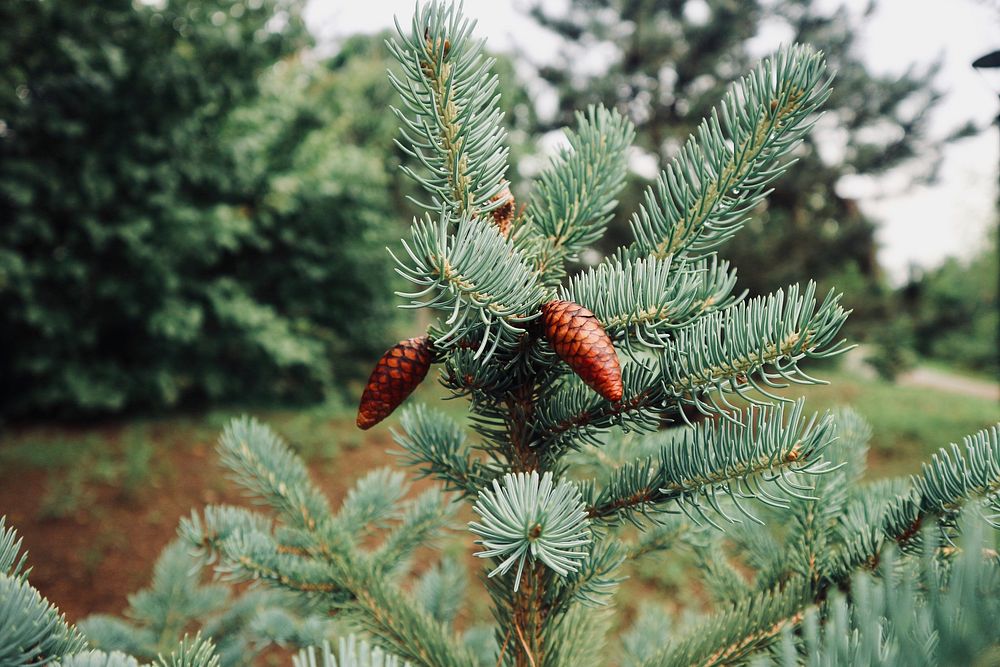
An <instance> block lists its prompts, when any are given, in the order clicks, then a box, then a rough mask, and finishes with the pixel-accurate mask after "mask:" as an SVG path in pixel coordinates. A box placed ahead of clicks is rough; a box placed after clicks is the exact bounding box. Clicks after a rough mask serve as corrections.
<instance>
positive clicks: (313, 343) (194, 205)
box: [0, 0, 398, 417]
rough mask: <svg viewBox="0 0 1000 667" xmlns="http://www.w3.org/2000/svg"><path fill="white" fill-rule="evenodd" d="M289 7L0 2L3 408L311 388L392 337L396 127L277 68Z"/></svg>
mask: <svg viewBox="0 0 1000 667" xmlns="http://www.w3.org/2000/svg"><path fill="white" fill-rule="evenodd" d="M301 4H302V3H301V2H299V0H262V1H261V2H245V1H244V0H212V1H204V2H203V1H201V0H197V1H196V0H170V1H167V2H161V3H143V2H132V1H131V0H108V1H102V2H97V3H95V2H89V1H87V2H78V1H60V2H43V1H41V0H14V1H12V2H5V3H3V6H2V7H0V53H2V54H3V56H4V57H3V60H2V65H0V81H2V82H3V86H2V90H0V121H2V125H0V220H2V221H3V223H2V224H0V340H3V341H4V345H3V347H2V349H0V378H2V380H0V415H2V416H4V417H7V416H25V415H31V414H38V413H45V414H46V415H49V416H51V415H53V414H63V415H67V414H76V415H79V414H95V413H108V412H116V411H122V410H127V409H132V410H135V409H157V408H163V407H171V406H175V405H178V404H180V403H182V402H184V401H189V402H202V403H203V402H205V401H215V402H219V401H233V400H239V401H248V400H259V399H273V398H291V399H302V398H308V399H315V398H317V397H319V396H321V395H322V393H323V392H325V391H327V390H329V389H332V388H335V387H337V386H340V385H343V383H344V382H345V380H347V379H349V378H350V377H351V376H352V373H355V372H359V371H357V370H354V369H355V368H356V363H357V362H356V359H357V357H359V356H364V355H370V354H373V353H375V352H376V351H377V350H378V349H380V348H381V347H383V346H384V345H385V344H387V343H388V342H390V341H391V340H392V338H393V337H394V336H393V335H392V333H391V331H389V329H390V328H391V325H392V319H391V317H390V315H391V313H392V311H393V309H392V307H391V304H390V300H391V296H390V294H389V292H390V291H391V287H390V286H391V282H390V281H391V277H392V271H391V267H389V266H386V265H385V262H384V261H382V254H381V253H382V248H383V247H384V246H385V243H386V241H387V239H389V238H393V237H395V236H397V235H398V234H397V233H394V232H391V231H390V230H391V229H392V225H391V221H392V218H393V215H394V208H393V206H392V203H391V201H390V198H389V196H388V195H389V192H390V189H389V185H390V182H391V181H390V175H391V174H392V173H393V172H394V171H395V170H394V169H393V168H392V166H391V165H390V164H387V162H386V160H384V159H383V156H384V155H385V154H386V153H388V151H389V147H390V146H391V140H392V136H391V132H389V126H388V123H387V122H386V120H385V119H383V120H382V123H383V125H384V126H385V128H386V131H385V132H384V141H385V143H384V145H381V146H380V145H378V144H377V141H376V140H375V139H373V138H372V137H371V135H370V133H366V129H367V128H366V127H364V126H365V125H366V124H368V123H370V121H371V120H372V117H373V114H372V113H370V108H365V109H358V107H359V106H360V104H359V103H358V102H357V97H355V94H356V92H357V91H356V88H357V85H358V84H356V83H355V82H354V81H353V80H352V79H351V76H350V75H349V74H345V73H343V72H339V73H338V72H336V71H332V70H320V69H318V68H316V67H309V66H307V65H305V64H302V63H297V62H294V61H289V62H286V59H289V58H290V57H291V56H292V55H293V54H295V53H297V52H298V51H299V50H300V49H302V48H303V47H305V46H306V45H307V44H308V35H307V33H306V32H305V28H304V25H303V22H302V20H301V15H300V14H301ZM355 69H357V68H355ZM378 77H379V79H378V80H379V81H381V80H382V79H381V73H379V75H378ZM369 79H370V80H374V77H369ZM347 100H350V102H349V103H345V101H347ZM365 142H370V143H365ZM335 286H336V287H337V288H340V289H337V288H335ZM348 321H350V322H351V333H352V335H348V332H347V331H346V330H345V329H344V326H346V322H348ZM360 372H361V373H363V372H364V371H363V369H362V370H361V371H360Z"/></svg>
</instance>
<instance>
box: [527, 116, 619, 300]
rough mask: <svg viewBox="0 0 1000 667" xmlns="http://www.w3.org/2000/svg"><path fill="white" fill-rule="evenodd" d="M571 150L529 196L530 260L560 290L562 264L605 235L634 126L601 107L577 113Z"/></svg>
mask: <svg viewBox="0 0 1000 667" xmlns="http://www.w3.org/2000/svg"><path fill="white" fill-rule="evenodd" d="M576 122H577V127H576V130H575V131H573V130H567V131H566V138H567V140H568V143H569V146H568V147H567V148H564V149H563V150H561V151H560V153H559V155H557V156H556V157H555V158H553V160H552V162H551V164H550V165H549V168H548V169H546V170H545V171H543V172H542V173H541V174H540V175H539V176H538V180H537V183H536V185H535V189H534V190H533V191H532V193H531V200H530V203H529V204H528V209H527V212H526V214H527V217H528V219H529V220H530V224H531V227H530V229H531V232H532V237H531V238H530V239H529V240H528V243H530V244H531V245H533V246H534V251H533V253H532V254H533V261H534V264H535V267H536V268H537V270H538V272H539V274H541V276H542V279H543V282H544V283H545V284H548V285H558V284H559V282H560V281H561V280H562V278H563V277H565V275H566V270H565V266H564V265H565V262H566V261H567V260H576V259H577V258H578V256H579V253H580V251H581V250H583V249H585V248H587V247H588V246H590V245H593V244H594V242H596V241H597V240H598V239H600V238H601V236H602V235H603V234H604V230H605V229H606V228H607V225H608V222H609V221H610V220H611V218H612V215H613V212H614V208H615V206H616V205H617V203H618V202H617V200H616V199H615V197H616V196H617V194H618V192H619V191H620V190H621V189H622V187H623V186H624V185H625V174H626V173H627V167H626V163H625V152H626V150H627V149H628V147H629V146H630V145H631V144H632V140H633V139H634V138H635V128H634V127H633V126H632V123H631V122H630V121H629V120H628V119H627V118H625V117H623V116H622V115H621V114H619V113H618V112H617V111H608V110H607V109H605V108H604V107H603V106H598V107H594V106H591V107H588V109H587V111H586V113H583V112H577V114H576Z"/></svg>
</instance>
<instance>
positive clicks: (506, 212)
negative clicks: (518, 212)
mask: <svg viewBox="0 0 1000 667" xmlns="http://www.w3.org/2000/svg"><path fill="white" fill-rule="evenodd" d="M490 201H502V202H503V204H501V205H500V206H498V207H497V208H495V209H493V210H492V211H490V215H491V216H493V224H495V225H496V226H497V227H499V228H500V233H501V234H503V235H504V236H507V234H508V232H510V225H511V223H512V222H513V221H514V195H512V194H511V192H510V184H509V183H504V186H503V190H501V191H500V192H498V193H496V194H495V195H493V196H492V197H490Z"/></svg>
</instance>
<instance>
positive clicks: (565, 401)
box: [535, 283, 848, 446]
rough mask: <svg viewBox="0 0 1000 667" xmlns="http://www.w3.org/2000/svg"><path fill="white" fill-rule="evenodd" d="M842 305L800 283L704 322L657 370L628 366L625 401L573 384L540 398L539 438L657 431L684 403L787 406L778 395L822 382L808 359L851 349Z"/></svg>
mask: <svg viewBox="0 0 1000 667" xmlns="http://www.w3.org/2000/svg"><path fill="white" fill-rule="evenodd" d="M839 299H840V297H839V295H835V294H834V293H833V292H830V293H829V294H828V295H827V297H826V298H825V299H824V300H823V302H822V303H818V302H817V300H816V298H815V284H814V283H809V284H808V286H807V287H806V289H805V291H804V292H803V293H802V294H800V293H799V288H798V286H795V285H793V286H792V287H790V288H789V289H788V294H787V296H786V295H785V294H784V293H783V292H782V291H781V290H779V291H778V292H777V293H776V294H772V295H770V296H767V297H758V298H755V299H750V300H748V301H744V302H741V303H738V304H736V305H733V306H730V307H729V308H726V309H724V310H720V311H718V312H715V313H710V314H708V315H706V316H704V317H701V318H699V319H698V320H697V321H695V322H694V324H691V325H689V326H687V327H683V328H681V329H678V330H676V331H674V332H673V333H672V334H671V338H669V339H668V340H667V341H666V342H665V344H664V346H663V348H662V349H660V350H657V351H656V352H655V353H656V356H655V360H656V361H655V363H656V367H655V368H654V367H651V366H650V365H646V364H645V363H639V362H636V363H632V364H627V365H625V366H624V368H623V370H622V381H623V384H624V387H625V389H624V398H623V399H622V400H621V401H618V402H616V403H607V402H606V401H601V400H597V399H596V398H595V397H594V396H593V395H592V393H590V394H588V392H587V391H586V387H585V386H583V385H582V383H580V382H578V381H576V379H575V378H569V379H568V380H566V381H565V382H563V383H561V384H558V385H556V386H554V388H553V389H551V390H550V391H548V392H547V393H545V394H543V395H542V396H541V398H540V400H539V405H538V408H537V409H536V411H535V414H536V417H537V419H538V432H539V435H540V439H541V440H542V441H544V442H545V443H548V444H560V445H562V444H564V443H565V444H568V445H569V446H572V445H573V443H574V442H575V441H577V439H578V438H591V439H592V438H593V436H594V434H595V433H596V432H598V431H600V430H602V429H607V428H609V427H611V426H616V425H617V426H622V427H624V428H637V429H647V430H653V429H655V428H656V426H657V425H658V424H659V421H660V419H661V417H663V416H674V417H677V416H678V415H681V412H680V405H681V404H684V403H687V404H692V405H694V406H695V407H696V408H698V410H700V411H701V412H703V413H706V414H721V415H722V416H724V417H726V418H729V417H728V415H729V414H730V413H731V412H732V411H733V410H735V409H736V408H735V406H733V405H732V404H731V403H729V401H728V400H727V398H726V394H730V393H736V394H738V395H740V396H741V397H743V398H745V399H747V400H749V401H750V402H752V403H761V402H762V401H761V399H760V398H759V397H758V396H755V395H754V394H753V393H751V390H756V391H758V392H760V393H762V394H764V395H765V396H767V397H768V398H772V399H775V400H778V401H785V402H787V401H788V400H789V399H786V398H783V397H781V396H780V395H777V394H775V393H773V390H774V389H780V388H784V387H787V386H788V384H789V383H795V384H815V383H820V382H821V381H820V380H817V379H815V378H812V377H811V376H809V375H807V374H806V373H805V372H804V371H802V369H801V368H800V367H799V364H800V362H801V361H802V360H803V359H806V358H816V359H822V358H826V357H830V356H834V355H836V354H840V353H842V352H843V351H844V350H845V349H847V348H846V345H845V343H844V341H843V340H840V341H838V342H834V341H835V340H836V336H837V333H838V331H839V329H840V327H841V326H842V325H843V323H844V321H845V320H846V319H847V315H848V312H847V311H845V310H844V309H843V308H842V307H841V306H840V304H839ZM640 361H641V360H640Z"/></svg>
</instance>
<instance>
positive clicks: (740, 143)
mask: <svg viewBox="0 0 1000 667" xmlns="http://www.w3.org/2000/svg"><path fill="white" fill-rule="evenodd" d="M825 69H826V66H825V63H824V62H823V57H822V54H820V53H817V52H815V51H813V50H812V49H811V48H810V47H808V46H802V45H794V46H792V47H789V48H786V49H783V50H782V51H780V52H778V53H777V54H776V55H775V56H773V57H771V58H768V59H765V60H764V61H763V62H762V63H761V64H760V65H758V66H757V68H756V69H755V70H754V71H753V72H752V73H751V74H750V75H748V76H746V77H744V78H742V79H741V80H740V81H739V82H737V83H736V84H734V85H733V87H732V88H731V89H730V90H729V92H727V93H726V96H725V97H724V98H723V100H722V102H721V104H720V105H719V106H718V107H716V108H715V109H713V110H712V114H711V115H710V116H709V118H707V119H706V120H704V121H702V123H701V125H700V126H699V127H698V130H697V132H696V134H695V136H692V137H691V138H690V139H688V141H687V143H686V144H685V145H684V147H683V148H682V149H681V152H680V154H679V155H678V156H677V157H676V158H675V159H674V160H673V161H672V162H671V163H670V164H669V165H668V166H667V168H666V169H665V170H664V171H663V173H662V174H661V175H660V177H659V179H658V181H657V183H656V188H655V191H654V189H653V188H650V189H649V190H647V191H646V194H645V198H644V199H645V203H644V205H643V206H641V207H640V209H639V211H638V212H637V213H636V214H635V216H633V218H632V231H633V234H634V235H635V239H636V241H635V245H634V247H633V248H632V252H634V253H636V254H638V255H649V254H652V255H655V256H656V257H660V258H667V257H674V256H680V255H689V256H691V255H697V254H701V253H705V252H708V251H710V250H712V249H713V248H716V247H717V246H718V245H719V244H721V243H722V242H723V241H725V240H727V239H728V238H730V237H732V236H733V234H735V233H736V232H737V231H738V230H739V228H740V227H741V226H742V225H743V222H744V220H745V219H746V216H747V214H748V213H749V211H751V210H752V209H753V208H754V207H755V206H757V205H758V204H759V203H760V202H761V201H762V200H763V199H764V197H765V196H766V195H767V194H768V191H767V189H766V188H767V186H768V185H769V184H770V183H771V182H772V181H774V180H775V179H776V178H778V177H779V176H781V174H782V173H784V171H785V170H786V169H787V168H788V166H789V165H790V163H789V162H786V163H784V164H782V163H781V162H780V160H781V159H782V158H783V157H784V156H786V155H788V154H790V153H791V152H792V150H793V149H794V148H795V146H796V145H797V144H798V143H799V142H800V141H801V139H802V137H803V136H804V135H805V134H806V133H807V132H808V131H809V129H810V128H811V126H812V124H813V123H814V122H815V118H816V116H815V113H816V111H817V110H818V109H819V107H820V105H821V104H822V103H823V102H824V101H825V100H826V98H827V97H828V96H829V92H830V88H829V86H830V79H829V78H827V77H826V76H825Z"/></svg>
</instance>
